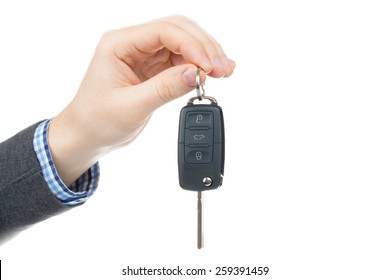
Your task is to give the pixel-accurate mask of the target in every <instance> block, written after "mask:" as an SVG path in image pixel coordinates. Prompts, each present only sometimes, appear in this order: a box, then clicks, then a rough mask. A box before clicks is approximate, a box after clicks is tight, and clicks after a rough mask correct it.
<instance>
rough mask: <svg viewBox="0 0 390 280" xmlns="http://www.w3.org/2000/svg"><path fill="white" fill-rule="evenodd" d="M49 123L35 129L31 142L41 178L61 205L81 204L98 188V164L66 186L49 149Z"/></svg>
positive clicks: (46, 122) (45, 122) (48, 121)
mask: <svg viewBox="0 0 390 280" xmlns="http://www.w3.org/2000/svg"><path fill="white" fill-rule="evenodd" d="M50 121H51V120H46V121H44V122H43V123H41V124H40V125H39V126H38V127H37V128H36V130H35V134H34V141H33V142H34V150H35V153H36V154H37V157H38V161H39V164H40V165H41V168H42V174H43V177H44V179H45V181H46V182H47V184H48V186H49V188H50V190H51V191H52V192H53V194H54V195H55V196H56V197H57V198H58V199H59V200H60V201H61V202H62V203H63V204H65V205H77V204H81V203H83V202H85V201H86V200H87V199H88V198H89V197H90V196H91V195H92V194H93V193H94V192H95V190H96V188H97V186H98V182H99V176H100V170H99V163H96V164H95V165H94V166H92V167H91V168H90V169H88V170H87V171H86V172H85V173H84V174H83V175H81V176H80V178H78V179H77V180H76V181H75V182H74V183H73V184H71V185H69V186H66V185H65V184H64V182H62V180H61V178H60V176H59V175H58V173H57V170H56V167H55V165H54V163H53V158H52V156H51V153H50V149H49V144H48V139H47V131H48V128H49V124H50Z"/></svg>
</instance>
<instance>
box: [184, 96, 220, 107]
mask: <svg viewBox="0 0 390 280" xmlns="http://www.w3.org/2000/svg"><path fill="white" fill-rule="evenodd" d="M196 99H198V97H197V96H195V97H191V98H190V99H189V100H188V102H187V104H189V105H192V104H194V101H195V100H196ZM203 99H206V100H208V101H210V102H211V103H212V104H215V105H218V102H217V100H216V99H215V98H214V97H211V96H203V97H202V100H203Z"/></svg>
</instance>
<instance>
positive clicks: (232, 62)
mask: <svg viewBox="0 0 390 280" xmlns="http://www.w3.org/2000/svg"><path fill="white" fill-rule="evenodd" d="M228 61H229V64H230V67H231V68H232V69H234V68H236V62H235V61H234V60H232V59H230V58H228Z"/></svg>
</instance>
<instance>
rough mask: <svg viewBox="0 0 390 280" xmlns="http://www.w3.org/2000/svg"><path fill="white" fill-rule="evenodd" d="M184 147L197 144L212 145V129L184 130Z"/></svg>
mask: <svg viewBox="0 0 390 280" xmlns="http://www.w3.org/2000/svg"><path fill="white" fill-rule="evenodd" d="M185 143H186V145H198V144H209V145H212V144H213V130H212V129H186V132H185Z"/></svg>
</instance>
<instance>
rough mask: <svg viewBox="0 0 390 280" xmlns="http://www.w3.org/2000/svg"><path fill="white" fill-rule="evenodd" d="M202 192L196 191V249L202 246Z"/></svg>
mask: <svg viewBox="0 0 390 280" xmlns="http://www.w3.org/2000/svg"><path fill="white" fill-rule="evenodd" d="M202 195H203V194H202V192H201V191H198V249H202V248H203V202H202Z"/></svg>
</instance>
